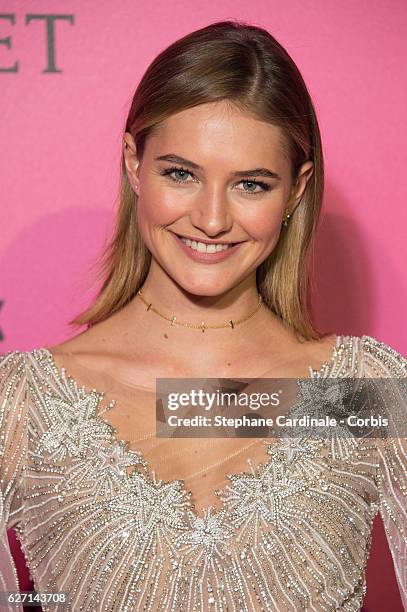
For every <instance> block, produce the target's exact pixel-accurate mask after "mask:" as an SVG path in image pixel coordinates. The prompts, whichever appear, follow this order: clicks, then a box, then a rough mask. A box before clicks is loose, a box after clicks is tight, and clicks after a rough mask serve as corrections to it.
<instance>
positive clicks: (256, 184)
mask: <svg viewBox="0 0 407 612" xmlns="http://www.w3.org/2000/svg"><path fill="white" fill-rule="evenodd" d="M240 182H241V183H246V185H254V187H261V189H262V191H270V189H271V186H270V185H269V184H268V183H264V182H263V181H251V180H243V181H240ZM247 193H261V191H252V190H251V189H249V191H247Z"/></svg>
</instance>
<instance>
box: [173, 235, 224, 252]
mask: <svg viewBox="0 0 407 612" xmlns="http://www.w3.org/2000/svg"><path fill="white" fill-rule="evenodd" d="M181 240H182V242H183V243H184V244H186V245H187V246H189V247H190V248H191V249H194V251H199V252H200V253H218V252H219V251H226V249H228V248H229V247H230V245H229V244H205V243H204V242H196V241H195V240H190V239H189V238H181Z"/></svg>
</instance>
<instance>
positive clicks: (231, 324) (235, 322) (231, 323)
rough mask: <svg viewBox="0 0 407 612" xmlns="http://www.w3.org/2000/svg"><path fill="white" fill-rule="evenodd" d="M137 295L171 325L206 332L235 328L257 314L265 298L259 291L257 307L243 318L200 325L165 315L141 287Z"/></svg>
mask: <svg viewBox="0 0 407 612" xmlns="http://www.w3.org/2000/svg"><path fill="white" fill-rule="evenodd" d="M137 295H139V296H140V298H141V299H142V300H143V302H144V303H145V304H146V306H147V311H148V310H151V311H152V312H155V313H156V314H158V315H159V316H160V317H162V318H163V319H165V320H166V321H170V322H171V325H182V326H183V327H190V328H192V329H200V330H202V332H204V331H205V329H222V328H225V327H231V328H232V329H234V328H235V327H236V325H239V324H240V323H243V321H247V320H248V319H250V318H251V317H253V316H254V315H255V314H256V312H257V311H258V310H259V308H260V306H261V305H262V303H263V299H262V297H261V295H260V293H259V298H258V303H257V306H256V308H255V309H254V310H253V312H251V313H250V314H249V315H247V316H246V317H243V318H242V319H236V320H233V319H229V322H228V323H224V324H221V325H207V324H206V323H205V321H202V323H201V324H200V325H194V324H192V323H183V322H182V321H178V320H177V317H176V316H175V315H173V316H172V317H168V316H166V315H164V314H163V313H161V312H159V311H158V310H157V309H156V308H154V306H153V303H152V302H148V301H147V300H146V299H145V298H144V296H143V294H142V291H141V289H139V290H138V291H137Z"/></svg>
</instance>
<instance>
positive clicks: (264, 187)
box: [160, 166, 272, 195]
mask: <svg viewBox="0 0 407 612" xmlns="http://www.w3.org/2000/svg"><path fill="white" fill-rule="evenodd" d="M173 172H186V173H187V174H189V175H191V176H194V175H193V173H192V172H190V171H189V170H187V169H186V168H183V167H182V166H181V167H178V166H173V167H172V168H166V169H165V170H162V171H161V172H160V174H161V175H162V176H169V175H171V174H172V173H173ZM169 178H170V179H171V180H172V181H175V182H176V183H186V181H181V180H180V179H176V178H174V177H172V176H169ZM239 183H251V184H252V185H256V186H259V187H261V188H262V190H263V192H266V191H270V190H271V188H272V187H271V185H269V184H268V183H264V182H263V181H254V180H252V179H242V180H241V181H239ZM245 193H248V194H250V195H258V194H259V193H262V192H261V191H245Z"/></svg>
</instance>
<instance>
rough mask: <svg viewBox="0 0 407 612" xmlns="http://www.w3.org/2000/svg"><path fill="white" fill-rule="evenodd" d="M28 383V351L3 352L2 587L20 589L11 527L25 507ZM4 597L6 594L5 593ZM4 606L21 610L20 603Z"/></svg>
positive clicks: (0, 417) (0, 437) (0, 434)
mask: <svg viewBox="0 0 407 612" xmlns="http://www.w3.org/2000/svg"><path fill="white" fill-rule="evenodd" d="M26 394H27V385H26V370H25V361H24V354H23V353H21V352H19V351H11V352H9V353H5V354H2V355H0V485H1V486H0V591H2V592H5V591H18V590H19V585H18V578H17V571H16V567H15V564H14V560H13V557H12V554H11V551H10V547H9V542H8V538H7V529H9V528H10V527H13V526H14V525H15V524H16V522H17V521H18V517H19V513H20V512H21V510H22V495H21V494H22V481H23V473H24V466H25V457H26V449H27V418H26V415H27V401H26ZM2 597H4V595H2ZM1 604H2V606H4V608H3V607H2V609H9V610H14V611H15V610H20V611H22V610H23V608H22V606H21V605H20V604H13V605H7V604H6V600H5V601H2V602H1Z"/></svg>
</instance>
